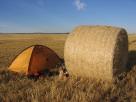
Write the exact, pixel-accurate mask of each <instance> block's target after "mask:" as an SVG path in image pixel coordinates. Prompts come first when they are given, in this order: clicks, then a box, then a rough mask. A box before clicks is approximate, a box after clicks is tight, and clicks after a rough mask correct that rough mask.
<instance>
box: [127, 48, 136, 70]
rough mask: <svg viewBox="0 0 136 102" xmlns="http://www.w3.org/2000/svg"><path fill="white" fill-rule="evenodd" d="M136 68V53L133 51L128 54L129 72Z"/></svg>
mask: <svg viewBox="0 0 136 102" xmlns="http://www.w3.org/2000/svg"><path fill="white" fill-rule="evenodd" d="M134 66H136V51H135V50H132V51H129V53H128V63H127V72H129V71H131V70H132V68H133V67H134Z"/></svg>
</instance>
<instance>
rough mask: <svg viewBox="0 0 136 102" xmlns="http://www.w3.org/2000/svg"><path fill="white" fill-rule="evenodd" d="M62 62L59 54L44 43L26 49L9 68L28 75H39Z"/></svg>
mask: <svg viewBox="0 0 136 102" xmlns="http://www.w3.org/2000/svg"><path fill="white" fill-rule="evenodd" d="M59 63H61V59H60V58H59V56H58V55H57V54H56V53H55V52H54V51H53V50H51V49H50V48H48V47H46V46H43V45H33V46H30V47H28V48H26V49H24V50H23V51H22V52H21V53H20V54H19V55H18V56H17V57H16V58H15V59H14V61H13V62H12V63H11V65H10V66H9V70H10V71H13V72H17V73H24V74H26V75H37V74H39V73H42V72H43V71H45V70H50V69H54V68H56V65H57V64H59Z"/></svg>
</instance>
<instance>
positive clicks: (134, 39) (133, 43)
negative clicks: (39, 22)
mask: <svg viewBox="0 0 136 102" xmlns="http://www.w3.org/2000/svg"><path fill="white" fill-rule="evenodd" d="M66 37H67V35H62V34H60V35H41V34H38V35H35V34H32V35H18V34H16V35H0V102H98V101H99V102H100V101H102V102H105V101H107V102H110V101H112V102H115V101H116V102H117V101H123V102H124V101H126V102H130V101H132V102H135V101H136V35H129V62H128V67H127V68H128V72H127V73H126V74H121V75H120V76H119V79H118V80H116V81H115V83H114V85H113V86H111V87H108V85H107V84H106V83H104V82H102V81H97V80H93V79H85V78H79V77H70V78H69V79H67V80H59V78H58V77H57V76H56V77H51V78H49V77H46V78H43V77H40V78H39V79H38V80H34V79H28V78H27V77H26V76H23V75H14V74H12V73H10V72H8V71H7V66H8V65H9V64H10V62H11V61H12V59H13V58H14V57H15V56H16V55H17V54H18V53H19V52H20V51H21V50H23V49H24V48H26V47H27V46H30V45H33V44H42V45H46V46H48V47H50V48H52V49H53V50H55V52H57V53H58V54H59V56H60V57H62V58H63V49H64V43H65V40H66ZM102 86H103V87H102Z"/></svg>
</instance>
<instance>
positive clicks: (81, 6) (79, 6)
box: [75, 0, 86, 11]
mask: <svg viewBox="0 0 136 102" xmlns="http://www.w3.org/2000/svg"><path fill="white" fill-rule="evenodd" d="M75 6H76V8H77V9H78V10H79V11H82V10H84V9H85V8H86V4H85V3H84V2H82V1H81V0H75Z"/></svg>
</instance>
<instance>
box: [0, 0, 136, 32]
mask: <svg viewBox="0 0 136 102" xmlns="http://www.w3.org/2000/svg"><path fill="white" fill-rule="evenodd" d="M78 25H112V26H119V27H124V28H126V29H127V31H128V32H131V33H132V32H136V0H0V32H47V33H48V32H70V31H71V30H72V29H73V28H74V27H76V26H78Z"/></svg>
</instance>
